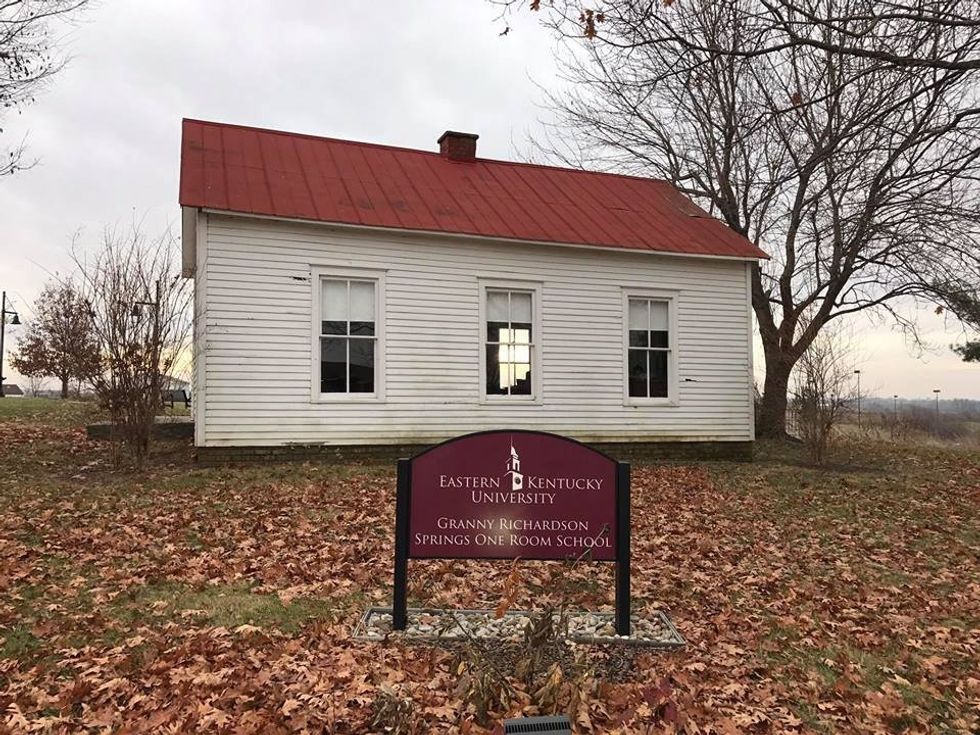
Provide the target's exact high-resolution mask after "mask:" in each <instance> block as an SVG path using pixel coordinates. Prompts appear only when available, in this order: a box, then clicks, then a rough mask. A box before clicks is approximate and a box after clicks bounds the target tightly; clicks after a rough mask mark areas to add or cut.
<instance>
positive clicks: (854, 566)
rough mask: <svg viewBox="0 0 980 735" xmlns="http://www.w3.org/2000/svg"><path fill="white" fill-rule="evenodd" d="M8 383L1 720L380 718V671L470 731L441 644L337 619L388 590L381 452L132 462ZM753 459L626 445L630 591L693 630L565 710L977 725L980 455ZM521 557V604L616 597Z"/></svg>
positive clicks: (580, 570)
mask: <svg viewBox="0 0 980 735" xmlns="http://www.w3.org/2000/svg"><path fill="white" fill-rule="evenodd" d="M8 403H12V401H10V402H8ZM23 405H24V408H20V409H19V408H10V406H9V405H7V406H5V407H4V410H3V411H2V412H0V732H4V731H10V732H32V731H37V732H120V733H126V732H132V733H143V732H173V733H183V732H214V733H225V732H227V733H232V732H234V733H247V732H256V733H259V732H261V733H266V732H296V731H307V732H336V733H359V732H377V731H379V730H380V729H381V728H380V726H378V725H374V726H372V724H371V722H372V719H373V717H374V716H375V713H376V712H377V711H378V709H379V708H383V704H384V696H385V695H383V694H382V692H388V693H391V692H394V693H396V695H397V697H398V698H400V699H410V700H411V704H410V705H409V706H408V709H407V710H406V712H407V714H405V712H403V715H404V722H406V723H409V724H411V723H414V725H415V727H416V728H417V731H418V732H456V731H463V732H474V733H475V732H483V731H484V730H483V729H482V728H480V727H478V726H476V725H475V724H473V722H472V720H473V716H472V715H473V712H472V706H471V705H468V704H467V703H465V702H463V701H461V699H460V698H459V696H457V686H456V683H457V678H458V677H457V674H458V669H457V666H456V659H455V654H454V653H453V652H452V651H447V650H444V649H438V648H428V647H424V646H411V647H405V646H402V645H400V644H398V643H395V642H389V643H384V644H367V643H362V642H357V641H353V640H351V637H350V634H351V629H352V626H353V624H354V623H355V622H356V619H357V617H358V616H359V614H360V613H361V612H362V611H363V610H364V608H365V607H367V606H369V605H383V604H387V603H388V595H389V584H390V574H391V548H392V530H391V529H392V522H393V499H394V473H393V471H392V467H391V466H390V465H388V464H378V465H372V464H358V465H345V466H336V465H329V464H322V465H284V466H270V467H245V468H199V467H196V466H195V465H194V464H193V461H192V459H191V454H190V451H189V449H188V448H187V447H171V448H168V449H167V450H166V451H164V452H162V453H161V455H160V456H158V457H157V458H156V459H155V461H154V463H153V466H152V467H151V469H150V470H149V471H148V472H147V473H145V474H143V475H138V474H136V473H134V472H132V471H129V470H113V469H112V468H111V466H109V465H108V463H107V460H106V456H105V450H104V447H101V446H99V445H97V444H91V443H89V442H87V441H86V440H85V439H84V433H83V431H82V430H81V429H80V428H79V427H78V426H76V425H74V422H73V421H72V420H71V417H82V416H84V415H85V411H84V410H81V409H79V410H76V411H75V412H71V411H68V412H67V413H61V412H52V411H50V410H45V411H37V410H33V409H29V406H30V404H29V403H25V404H23ZM66 416H68V418H67V419H66V418H65V417H66ZM760 455H761V456H760V458H759V461H757V462H756V463H754V464H749V465H728V464H713V465H705V466H655V465H651V466H636V465H634V472H633V476H634V483H633V493H634V494H633V506H634V529H633V550H634V557H633V595H634V608H635V610H637V611H640V612H642V611H654V610H665V611H666V612H667V613H668V614H669V615H670V616H671V618H672V619H673V620H674V622H675V624H676V625H677V626H678V628H679V629H680V631H681V633H682V634H683V635H684V636H685V637H686V639H687V641H688V646H687V648H686V650H684V651H683V652H678V653H670V654H666V653H649V652H642V651H640V652H635V653H630V654H629V655H626V656H625V657H622V656H621V657H620V658H619V659H618V663H617V665H616V667H615V669H616V671H615V675H612V674H610V675H608V676H605V675H603V673H602V672H603V671H606V670H608V667H606V668H603V667H602V666H598V668H597V670H598V671H599V672H600V675H599V678H598V679H597V680H596V681H595V682H594V688H593V689H592V690H591V696H590V699H589V700H588V701H587V702H586V703H585V705H583V706H581V707H578V708H577V710H576V711H575V712H574V713H573V716H575V717H576V719H577V720H578V721H579V726H578V729H579V731H586V730H589V729H590V728H591V730H593V731H595V732H665V731H666V732H672V731H675V730H676V731H681V732H688V733H698V732H701V733H736V732H759V733H763V732H766V733H768V732H826V733H830V732H875V733H877V732H963V733H969V732H977V731H978V728H980V718H978V705H980V671H978V660H980V619H978V618H980V561H978V558H980V518H978V507H980V455H978V454H977V453H975V452H974V453H969V452H964V451H962V450H941V449H936V448H929V449H916V448H912V447H896V446H888V445H885V444H864V445H858V444H854V445H850V446H848V447H845V448H843V449H842V450H841V452H840V453H839V456H837V457H835V462H837V464H836V465H834V466H833V467H831V468H830V469H813V468H808V467H805V466H803V465H801V464H800V463H799V462H798V461H797V458H796V457H795V456H793V453H792V450H788V449H785V448H779V447H761V448H760ZM509 572H510V567H509V565H508V564H507V563H504V562H438V561H435V562H412V566H411V570H410V574H411V585H412V586H411V591H410V594H411V597H412V603H413V604H426V605H433V606H440V607H443V606H445V607H453V606H456V607H494V606H495V605H496V604H497V603H498V602H499V601H500V599H501V595H502V594H503V593H504V590H505V588H506V587H507V585H506V579H507V577H508V573H509ZM522 572H523V582H522V586H521V591H520V593H519V594H518V597H517V599H516V601H515V602H514V605H515V606H516V607H530V606H537V607H540V606H542V605H545V604H546V603H548V602H549V601H551V602H554V601H556V600H558V599H559V598H564V599H570V600H572V601H573V602H574V603H575V604H576V605H581V606H583V607H605V608H609V607H611V602H612V591H611V590H612V570H611V568H610V567H608V566H603V565H580V566H579V567H577V568H576V569H574V570H573V571H569V568H568V566H567V565H563V564H551V563H527V564H525V565H522ZM631 650H632V649H631ZM588 653H589V655H593V656H594V657H595V659H596V660H597V661H601V660H603V658H604V657H606V656H607V655H608V651H605V652H603V651H594V652H588ZM503 660H506V659H503ZM533 695H534V693H533V692H528V693H527V696H526V697H524V698H523V699H522V700H521V701H523V702H524V704H525V711H526V713H534V707H533V701H534V696H533ZM520 706H521V705H520V703H519V702H518V703H515V704H514V705H513V706H512V707H511V710H510V711H509V712H502V713H498V714H499V715H500V716H505V715H506V716H513V715H515V714H517V713H518V709H519V708H520Z"/></svg>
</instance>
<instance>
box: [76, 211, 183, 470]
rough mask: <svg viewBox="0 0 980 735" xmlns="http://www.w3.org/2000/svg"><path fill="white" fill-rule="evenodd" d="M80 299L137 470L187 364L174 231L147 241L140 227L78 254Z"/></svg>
mask: <svg viewBox="0 0 980 735" xmlns="http://www.w3.org/2000/svg"><path fill="white" fill-rule="evenodd" d="M75 263H76V265H77V266H78V270H79V272H80V279H79V281H80V291H81V294H82V297H83V298H84V299H85V301H86V303H87V304H88V309H89V316H90V318H91V320H92V330H93V333H94V336H95V341H96V344H97V346H98V361H97V367H96V368H95V369H94V370H93V371H92V374H91V375H90V376H88V380H89V382H90V383H91V384H92V387H93V389H94V390H95V393H96V395H97V396H98V398H99V401H100V402H101V403H102V404H103V406H104V407H105V408H106V409H107V410H108V412H109V415H110V419H111V421H112V425H113V439H114V441H113V444H114V445H115V443H116V442H117V441H121V442H122V444H123V445H125V446H126V447H127V448H128V450H129V452H130V454H131V455H132V457H133V459H134V460H135V461H136V463H137V465H138V466H140V467H142V466H143V465H144V463H145V461H146V458H147V456H148V453H149V447H150V438H151V432H152V428H153V421H154V417H155V416H156V413H157V410H158V409H159V408H160V405H161V388H162V385H163V379H164V378H163V376H164V374H166V373H170V372H172V371H173V369H174V366H175V365H176V364H178V363H179V362H181V361H182V360H183V359H186V354H187V347H188V338H189V335H190V325H191V316H190V309H189V306H190V299H191V290H190V288H189V287H188V285H187V284H188V283H189V282H188V281H185V280H183V279H181V278H180V277H179V274H180V263H179V258H178V257H177V248H176V241H175V239H174V237H173V235H172V234H171V233H170V232H169V231H167V232H165V233H164V234H163V235H161V236H159V237H157V238H155V239H148V238H146V237H145V236H144V234H143V233H142V232H141V230H140V228H139V226H135V225H134V226H133V227H132V228H131V229H130V231H128V232H126V233H124V234H120V233H118V232H116V231H114V230H106V232H105V234H104V237H103V243H102V247H101V249H100V250H99V251H98V252H96V253H95V254H94V256H92V257H89V258H86V257H85V256H84V255H81V254H79V253H78V252H76V253H75Z"/></svg>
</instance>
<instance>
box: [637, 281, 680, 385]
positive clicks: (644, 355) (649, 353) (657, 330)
mask: <svg viewBox="0 0 980 735" xmlns="http://www.w3.org/2000/svg"><path fill="white" fill-rule="evenodd" d="M627 301H628V306H627V308H628V311H629V314H628V319H629V323H628V331H629V334H628V339H627V380H628V383H629V385H628V395H629V397H630V398H667V397H668V396H669V395H670V380H671V378H672V376H671V374H670V373H671V371H672V369H673V368H672V360H671V336H670V316H671V315H670V309H671V302H670V300H669V299H655V298H640V297H634V296H630V297H628V299H627Z"/></svg>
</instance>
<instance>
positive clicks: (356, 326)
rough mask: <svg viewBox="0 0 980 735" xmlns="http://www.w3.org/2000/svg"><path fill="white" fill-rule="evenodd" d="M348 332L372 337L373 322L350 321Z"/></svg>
mask: <svg viewBox="0 0 980 735" xmlns="http://www.w3.org/2000/svg"><path fill="white" fill-rule="evenodd" d="M350 333H351V334H353V335H356V336H358V337H373V336H374V322H351V323H350Z"/></svg>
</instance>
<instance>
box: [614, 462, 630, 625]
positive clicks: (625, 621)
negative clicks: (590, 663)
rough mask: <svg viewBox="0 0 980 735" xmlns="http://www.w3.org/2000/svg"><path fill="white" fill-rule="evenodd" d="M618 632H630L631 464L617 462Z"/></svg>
mask: <svg viewBox="0 0 980 735" xmlns="http://www.w3.org/2000/svg"><path fill="white" fill-rule="evenodd" d="M616 633H617V634H619V635H629V634H630V466H629V465H628V464H627V463H626V462H617V463H616Z"/></svg>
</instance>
